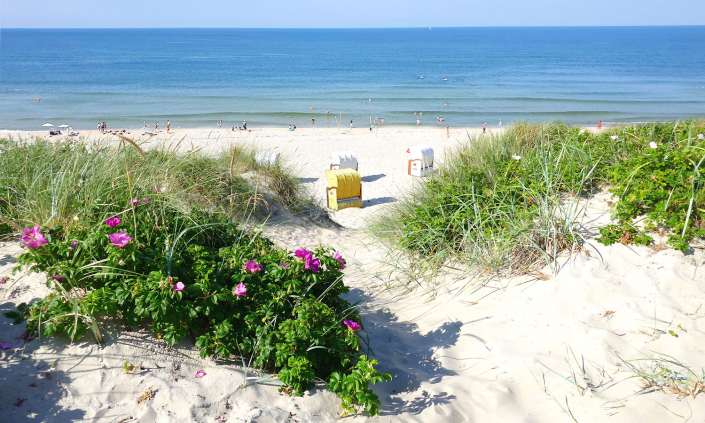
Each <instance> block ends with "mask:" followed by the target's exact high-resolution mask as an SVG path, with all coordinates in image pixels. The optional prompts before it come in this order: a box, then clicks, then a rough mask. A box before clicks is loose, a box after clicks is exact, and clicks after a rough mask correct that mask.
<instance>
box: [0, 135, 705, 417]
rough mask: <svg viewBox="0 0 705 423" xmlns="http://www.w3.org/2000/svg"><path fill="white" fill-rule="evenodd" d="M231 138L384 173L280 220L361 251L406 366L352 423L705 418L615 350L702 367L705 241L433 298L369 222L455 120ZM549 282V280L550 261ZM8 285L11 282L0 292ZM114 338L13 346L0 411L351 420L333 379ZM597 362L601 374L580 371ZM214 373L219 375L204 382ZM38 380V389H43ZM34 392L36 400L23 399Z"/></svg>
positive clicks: (296, 241)
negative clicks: (646, 382)
mask: <svg viewBox="0 0 705 423" xmlns="http://www.w3.org/2000/svg"><path fill="white" fill-rule="evenodd" d="M214 134H215V133H213V134H210V135H211V136H210V137H208V136H207V135H208V133H207V132H205V131H191V135H190V137H192V138H191V139H192V140H193V144H194V146H196V145H202V146H204V147H206V148H208V149H216V148H217V146H218V145H219V144H222V143H224V142H246V143H253V144H255V145H257V146H259V147H261V148H267V149H279V150H281V151H282V153H283V154H284V155H287V156H289V157H290V158H292V159H294V161H295V159H297V158H298V159H299V160H300V164H299V166H300V169H301V176H302V178H304V180H303V183H305V184H308V185H311V186H312V188H313V189H314V191H315V192H318V193H320V196H321V197H323V190H324V188H325V186H326V185H325V180H324V175H323V170H324V169H325V168H327V164H328V162H327V160H328V155H329V152H330V151H333V150H337V149H352V150H355V151H357V152H358V157H359V159H360V172H361V174H362V176H363V178H367V179H366V180H367V181H369V182H365V184H364V186H363V197H364V198H365V208H363V209H347V210H343V211H341V212H337V213H333V214H332V217H333V220H335V221H337V222H338V223H340V224H341V225H342V226H343V227H344V228H342V229H337V228H335V227H333V226H330V227H319V226H316V225H314V224H313V223H311V222H310V221H305V220H294V221H291V220H288V219H284V218H283V217H281V218H279V219H274V220H273V221H272V223H271V224H270V225H269V227H268V228H267V230H266V231H267V234H268V235H269V236H271V237H272V238H273V239H274V240H275V241H276V242H277V243H278V244H280V245H281V246H283V247H287V248H291V249H293V248H297V247H302V246H309V247H310V246H314V245H317V244H319V243H321V244H324V245H330V246H333V247H335V248H337V249H339V250H340V251H341V252H342V253H343V255H344V257H346V258H347V259H348V261H349V266H348V268H346V271H345V272H346V283H347V284H348V285H349V286H351V287H352V288H353V290H352V292H351V293H350V294H349V296H348V299H349V300H353V301H355V300H364V301H366V302H367V305H366V306H365V307H364V309H363V310H362V316H363V322H364V324H365V327H366V329H367V331H368V333H369V336H370V339H371V343H372V348H373V350H374V352H375V354H376V356H377V359H378V360H379V361H380V365H379V369H380V370H382V371H385V372H389V373H391V374H392V375H393V376H394V381H392V382H390V383H385V384H381V385H377V386H375V388H374V390H375V392H377V393H378V394H379V395H380V398H381V400H382V404H383V405H382V407H381V412H382V416H381V417H380V418H375V419H369V418H368V417H365V416H364V415H358V416H355V417H351V418H347V419H345V420H349V421H364V420H374V421H394V422H400V421H403V422H407V421H418V422H438V423H440V422H494V421H496V422H515V421H522V422H554V421H571V417H570V416H568V415H567V414H566V412H564V411H563V409H565V410H566V411H567V410H568V408H569V409H570V412H572V414H573V416H574V417H575V419H576V420H577V421H579V422H581V423H582V422H599V421H610V422H639V423H643V422H647V421H648V422H651V421H658V422H661V421H690V422H699V421H704V420H705V419H703V417H702V416H705V399H704V398H703V395H702V394H701V395H699V396H698V397H697V398H695V399H693V398H683V399H679V398H678V397H677V396H676V395H674V394H670V393H669V394H666V393H662V392H655V393H651V394H647V395H640V396H635V395H633V394H634V393H635V392H637V391H638V390H639V389H640V386H641V385H640V382H639V380H638V379H628V380H625V379H626V378H627V377H628V376H630V374H629V373H627V372H625V371H624V367H625V366H624V365H621V366H619V365H617V362H618V359H617V358H616V357H615V356H614V355H612V353H610V349H613V350H615V351H616V352H617V353H619V354H620V355H621V356H622V357H624V358H626V359H634V358H642V357H643V354H652V351H656V352H660V353H664V354H669V355H671V356H673V357H676V358H677V359H679V360H681V361H682V362H684V363H686V364H688V365H690V366H691V367H692V368H693V369H694V370H696V371H702V370H701V369H702V367H703V366H704V365H705V327H704V326H703V320H699V318H701V317H705V307H702V308H700V305H701V303H703V302H704V301H703V291H702V287H703V286H704V285H703V283H705V268H704V266H703V264H702V263H703V260H704V259H705V254H704V252H703V250H702V249H696V250H695V252H694V253H690V254H687V255H684V254H682V253H680V252H678V251H674V250H670V249H666V250H663V251H658V252H656V251H654V250H653V249H650V248H646V247H636V248H631V247H626V246H623V245H615V246H611V247H604V246H602V245H601V244H598V243H596V242H594V240H591V241H590V245H591V246H592V247H588V248H587V250H588V251H589V253H583V254H579V255H576V256H574V257H572V258H570V259H567V258H565V259H563V261H562V264H564V265H563V267H562V268H561V270H560V272H559V273H558V275H557V276H553V277H548V278H544V277H536V276H531V277H529V276H523V277H517V278H513V279H511V280H501V281H491V282H490V283H488V285H487V286H486V287H485V288H482V289H480V290H478V291H476V292H474V293H471V292H470V291H471V289H466V290H465V291H462V292H461V288H462V287H463V286H466V285H465V284H466V283H468V282H472V281H467V280H460V281H458V282H456V283H455V284H453V285H451V286H449V287H448V290H447V291H448V292H446V293H443V294H441V295H440V296H439V297H438V298H436V299H435V300H433V301H429V299H428V296H427V295H425V294H424V293H423V292H422V291H421V290H416V291H414V292H412V293H406V292H404V291H403V290H400V289H390V290H386V289H385V288H386V286H387V284H388V283H389V282H390V280H389V277H388V268H387V267H386V266H385V265H384V264H383V263H382V261H383V260H384V250H383V249H382V248H381V247H380V246H379V245H376V244H374V243H372V242H371V241H370V240H369V239H366V238H365V236H364V234H363V232H362V231H361V230H359V229H357V228H359V227H361V226H362V225H363V224H364V218H365V217H369V216H372V215H374V214H375V213H378V212H379V211H380V210H382V208H383V206H384V204H386V203H387V202H388V201H391V200H390V199H389V198H395V197H397V196H398V195H399V193H400V192H403V191H404V190H406V189H408V188H409V186H410V185H411V183H412V178H410V177H408V176H406V175H405V173H406V164H405V151H406V147H407V146H408V145H410V144H416V143H421V142H423V143H426V144H429V145H431V146H433V147H434V148H437V151H438V150H440V149H442V148H446V147H449V146H452V145H453V143H455V142H456V139H460V138H461V134H453V136H451V137H450V139H446V137H445V129H443V130H440V129H435V128H434V129H421V130H416V129H415V128H408V129H397V128H387V129H386V130H381V131H379V133H373V134H369V131H367V130H356V131H355V134H354V135H349V134H346V135H342V134H335V131H330V130H318V129H315V130H307V131H303V130H298V131H297V132H296V133H293V134H291V133H288V132H287V131H285V130H265V131H255V132H249V133H237V134H228V133H227V132H225V131H221V132H220V140H219V141H215V140H214V138H215V136H214ZM230 138H234V139H230ZM184 142H185V143H186V142H189V140H185V141H184ZM188 148H191V146H190V145H189V146H188ZM376 175H384V176H381V177H377V176H376ZM307 178H310V179H307ZM313 178H317V179H316V180H315V181H314V180H313ZM385 198H387V199H386V200H379V199H385ZM368 199H369V200H372V201H370V203H367V200H368ZM375 200H376V201H375ZM607 210H608V208H607V204H606V201H605V196H598V197H596V198H595V199H593V200H591V201H590V203H589V204H588V208H587V210H586V215H585V216H583V217H582V219H583V223H584V224H585V225H586V227H587V228H588V229H590V230H592V232H593V233H595V231H594V225H595V224H597V223H605V222H606V221H608V219H609V215H608V212H607ZM591 228H592V229H591ZM20 251H21V249H20V248H19V247H18V245H17V243H5V244H0V276H3V275H7V274H9V273H10V269H11V268H12V267H13V266H14V265H15V264H14V257H16V255H17V254H18V253H19V252H20ZM542 275H549V276H550V275H551V271H550V269H544V270H543V271H542ZM539 276H541V275H539ZM475 282H476V281H475ZM7 288H8V285H3V286H0V295H4V294H5V293H6V291H7ZM14 290H15V291H16V292H13V296H15V298H12V299H10V300H6V301H4V302H3V303H2V304H0V311H7V310H10V309H13V308H14V307H15V305H16V304H18V303H19V302H22V301H30V300H32V299H37V298H40V297H41V296H43V295H44V294H45V293H46V292H47V288H46V287H45V286H44V284H43V279H42V278H40V277H39V276H37V275H34V276H31V277H28V278H25V279H22V280H21V281H20V282H19V283H17V284H16V285H15V286H14ZM610 311H612V312H614V313H609V312H610ZM679 325H680V328H679ZM681 328H682V329H681ZM655 329H656V332H655ZM669 330H672V331H674V333H676V334H677V335H678V338H676V337H674V336H672V335H670V334H669V333H668V331H669ZM108 331H109V332H110V336H108V337H107V342H106V343H105V344H104V345H102V346H97V345H95V344H92V343H90V342H88V341H82V342H79V343H77V344H76V345H74V346H69V345H67V343H66V342H65V341H64V340H60V339H53V340H46V339H42V340H35V341H32V342H30V343H29V344H28V345H27V347H26V348H24V349H23V348H22V343H21V342H20V343H17V344H16V345H15V347H16V348H15V349H13V350H3V351H0V367H1V368H2V371H1V372H0V413H1V414H0V416H2V417H1V418H0V420H1V421H8V422H14V421H47V422H64V421H105V422H119V421H135V420H123V419H126V418H127V417H133V418H134V419H138V420H139V421H140V422H151V421H160V422H162V421H163V422H167V421H168V422H171V421H184V422H189V421H207V422H221V421H223V420H224V419H227V421H229V422H240V421H257V422H321V421H333V420H334V419H335V418H336V417H337V416H338V415H339V413H340V409H339V407H338V400H337V398H336V396H335V395H333V394H331V393H330V392H328V391H327V390H326V389H325V388H324V387H322V388H323V389H322V391H318V389H316V390H315V391H316V392H312V393H311V394H307V395H306V396H304V397H303V398H290V397H288V396H286V395H281V394H279V393H278V391H277V387H276V386H275V385H274V384H272V385H258V386H247V387H244V388H243V387H242V382H243V380H244V376H245V375H244V373H243V370H242V366H241V365H239V364H238V363H236V362H232V363H223V362H217V363H216V362H214V361H212V360H200V359H199V358H198V355H197V352H196V351H195V350H194V349H193V348H192V345H191V344H190V343H189V342H187V341H183V342H181V343H180V344H178V345H176V346H174V347H173V348H171V347H169V346H168V345H167V344H166V343H165V342H163V341H159V340H156V339H154V338H153V337H152V335H151V333H149V332H146V331H133V332H125V331H124V330H123V329H122V328H121V327H118V326H114V327H109V328H108ZM686 331H687V332H686ZM21 333H22V327H21V326H20V327H15V326H12V325H10V321H9V320H8V319H4V318H3V317H0V342H13V343H14V342H16V341H17V339H16V338H17V337H19V335H20V334H21ZM571 349H572V353H571ZM573 354H574V355H575V359H574V358H573ZM576 359H577V362H576ZM125 360H129V361H130V362H131V363H135V364H139V363H141V362H143V361H144V370H141V371H134V372H132V373H131V374H124V372H123V370H122V366H123V362H124V361H125ZM566 360H567V361H566ZM583 360H584V363H585V364H584V366H585V371H586V375H585V376H583V374H582V373H581V370H580V367H582V366H583V364H582V363H583ZM51 363H55V368H52V367H51ZM157 365H158V366H159V368H158V367H157ZM641 365H642V366H647V365H648V362H647V361H645V362H642V364H641ZM549 368H550V369H552V370H553V371H555V372H557V373H559V374H560V375H562V376H564V377H572V376H571V374H573V373H574V374H575V376H576V378H577V381H578V383H579V384H580V385H581V386H582V387H587V386H590V387H592V388H588V389H585V390H584V392H583V391H582V390H580V389H578V388H577V387H576V386H575V385H574V384H573V383H572V382H569V381H567V380H565V379H562V378H561V377H559V376H558V375H556V374H554V373H553V372H552V371H551V370H549ZM199 369H203V370H205V371H206V376H205V377H203V378H201V379H196V378H195V377H194V375H195V373H196V371H197V370H199ZM47 372H48V373H49V374H50V375H51V379H48V378H47V377H46V373H47ZM265 376H266V375H265ZM175 379H178V380H175ZM622 380H625V381H623V382H620V383H618V384H616V385H615V386H613V387H611V388H610V389H608V390H607V391H605V392H601V391H602V390H603V389H604V388H606V387H607V386H610V385H611V384H612V383H611V382H612V381H615V382H616V381H622ZM57 382H59V384H57ZM33 383H34V384H36V385H37V386H36V387H34V386H30V385H31V384H33ZM150 387H152V388H153V389H155V391H156V392H155V394H154V398H153V399H151V400H148V401H144V402H143V403H141V404H139V405H138V404H137V402H136V398H137V397H138V396H139V395H141V394H142V393H143V392H145V390H147V388H150ZM17 398H20V399H26V401H24V402H23V403H22V404H21V405H20V406H17V407H16V406H14V405H13V403H15V402H16V401H17ZM669 410H670V411H669ZM676 414H677V415H680V416H682V417H678V416H676ZM28 417H30V418H29V419H28Z"/></svg>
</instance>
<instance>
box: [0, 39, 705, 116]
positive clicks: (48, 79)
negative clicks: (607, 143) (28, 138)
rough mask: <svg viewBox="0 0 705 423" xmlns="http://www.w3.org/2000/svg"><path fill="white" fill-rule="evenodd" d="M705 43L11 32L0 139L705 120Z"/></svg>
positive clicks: (4, 44) (4, 45) (0, 50)
mask: <svg viewBox="0 0 705 423" xmlns="http://www.w3.org/2000/svg"><path fill="white" fill-rule="evenodd" d="M703 40H705V26H698V27H638V28H456V29H443V28H438V29H437V28H433V29H432V30H429V29H428V28H424V29H359V30H350V29H341V30H329V29H316V30H300V29H299V30H277V29H262V30H252V29H137V30H135V29H129V30H128V29H126V30H18V29H3V30H1V31H0V128H7V129H23V130H37V129H41V125H42V124H43V123H46V122H51V123H53V124H55V125H59V124H62V123H66V124H69V125H72V126H73V127H74V128H77V129H78V128H94V127H95V126H96V123H97V122H98V121H103V120H105V121H107V122H108V123H109V126H110V127H111V128H117V127H126V128H136V127H141V126H142V122H143V121H145V120H146V121H148V122H150V123H152V124H154V122H156V121H160V125H161V126H163V125H164V124H165V123H166V120H167V119H170V120H171V122H172V125H173V126H174V127H176V126H182V127H200V126H211V127H213V126H215V122H216V121H217V120H223V126H228V127H229V126H232V125H234V124H237V123H242V121H243V120H246V121H247V122H248V126H249V127H252V126H257V125H259V126H279V125H283V126H286V125H289V124H296V125H298V126H304V125H309V126H310V125H311V118H312V117H314V118H315V119H316V126H335V125H336V122H335V119H334V117H333V114H335V115H338V116H339V113H341V112H342V114H343V121H345V122H346V125H349V121H350V119H353V120H354V121H355V122H356V125H357V124H359V125H360V126H364V125H366V124H367V123H368V122H369V119H370V117H372V118H373V119H374V117H375V116H379V117H384V118H385V119H387V121H388V122H390V123H391V124H415V122H416V117H415V116H414V112H423V118H422V123H423V124H428V125H437V124H438V123H437V122H436V116H443V117H444V118H445V119H446V122H445V123H444V124H443V125H451V126H459V125H463V126H480V125H482V123H484V122H488V124H489V125H497V123H498V121H499V119H502V121H503V123H505V124H508V123H511V122H513V121H517V120H531V121H548V120H563V121H566V122H570V123H576V124H593V123H595V122H597V120H600V119H601V120H603V121H605V122H635V121H636V122H640V121H660V120H668V119H678V118H687V117H693V116H703V115H705V48H704V45H703ZM421 75H423V79H421V78H420V76H421ZM444 78H446V79H447V80H444ZM696 86H697V88H696ZM15 89H16V90H15ZM693 94H695V95H693ZM35 97H39V98H41V101H39V102H36V101H33V99H34V98H35ZM370 98H371V99H372V102H371V103H370V102H369V101H368V100H369V99H370ZM446 101H447V102H448V104H447V106H446V105H445V104H446V103H445V102H446ZM310 107H313V113H311V112H310ZM325 110H330V112H331V114H330V115H328V116H326V115H325V114H324V112H325Z"/></svg>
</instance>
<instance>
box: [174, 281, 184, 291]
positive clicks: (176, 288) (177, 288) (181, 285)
mask: <svg viewBox="0 0 705 423" xmlns="http://www.w3.org/2000/svg"><path fill="white" fill-rule="evenodd" d="M184 288H185V286H184V283H183V282H176V283H175V284H174V291H183V290H184Z"/></svg>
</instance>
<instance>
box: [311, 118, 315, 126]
mask: <svg viewBox="0 0 705 423" xmlns="http://www.w3.org/2000/svg"><path fill="white" fill-rule="evenodd" d="M311 125H313V126H316V119H314V118H311Z"/></svg>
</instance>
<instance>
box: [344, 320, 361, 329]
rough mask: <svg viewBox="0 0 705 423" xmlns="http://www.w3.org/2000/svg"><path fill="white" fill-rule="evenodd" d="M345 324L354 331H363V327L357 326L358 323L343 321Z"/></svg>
mask: <svg viewBox="0 0 705 423" xmlns="http://www.w3.org/2000/svg"><path fill="white" fill-rule="evenodd" d="M343 323H345V326H347V327H349V328H350V329H352V330H360V329H362V326H360V325H359V324H357V323H356V322H353V321H352V320H347V319H346V320H343Z"/></svg>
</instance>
